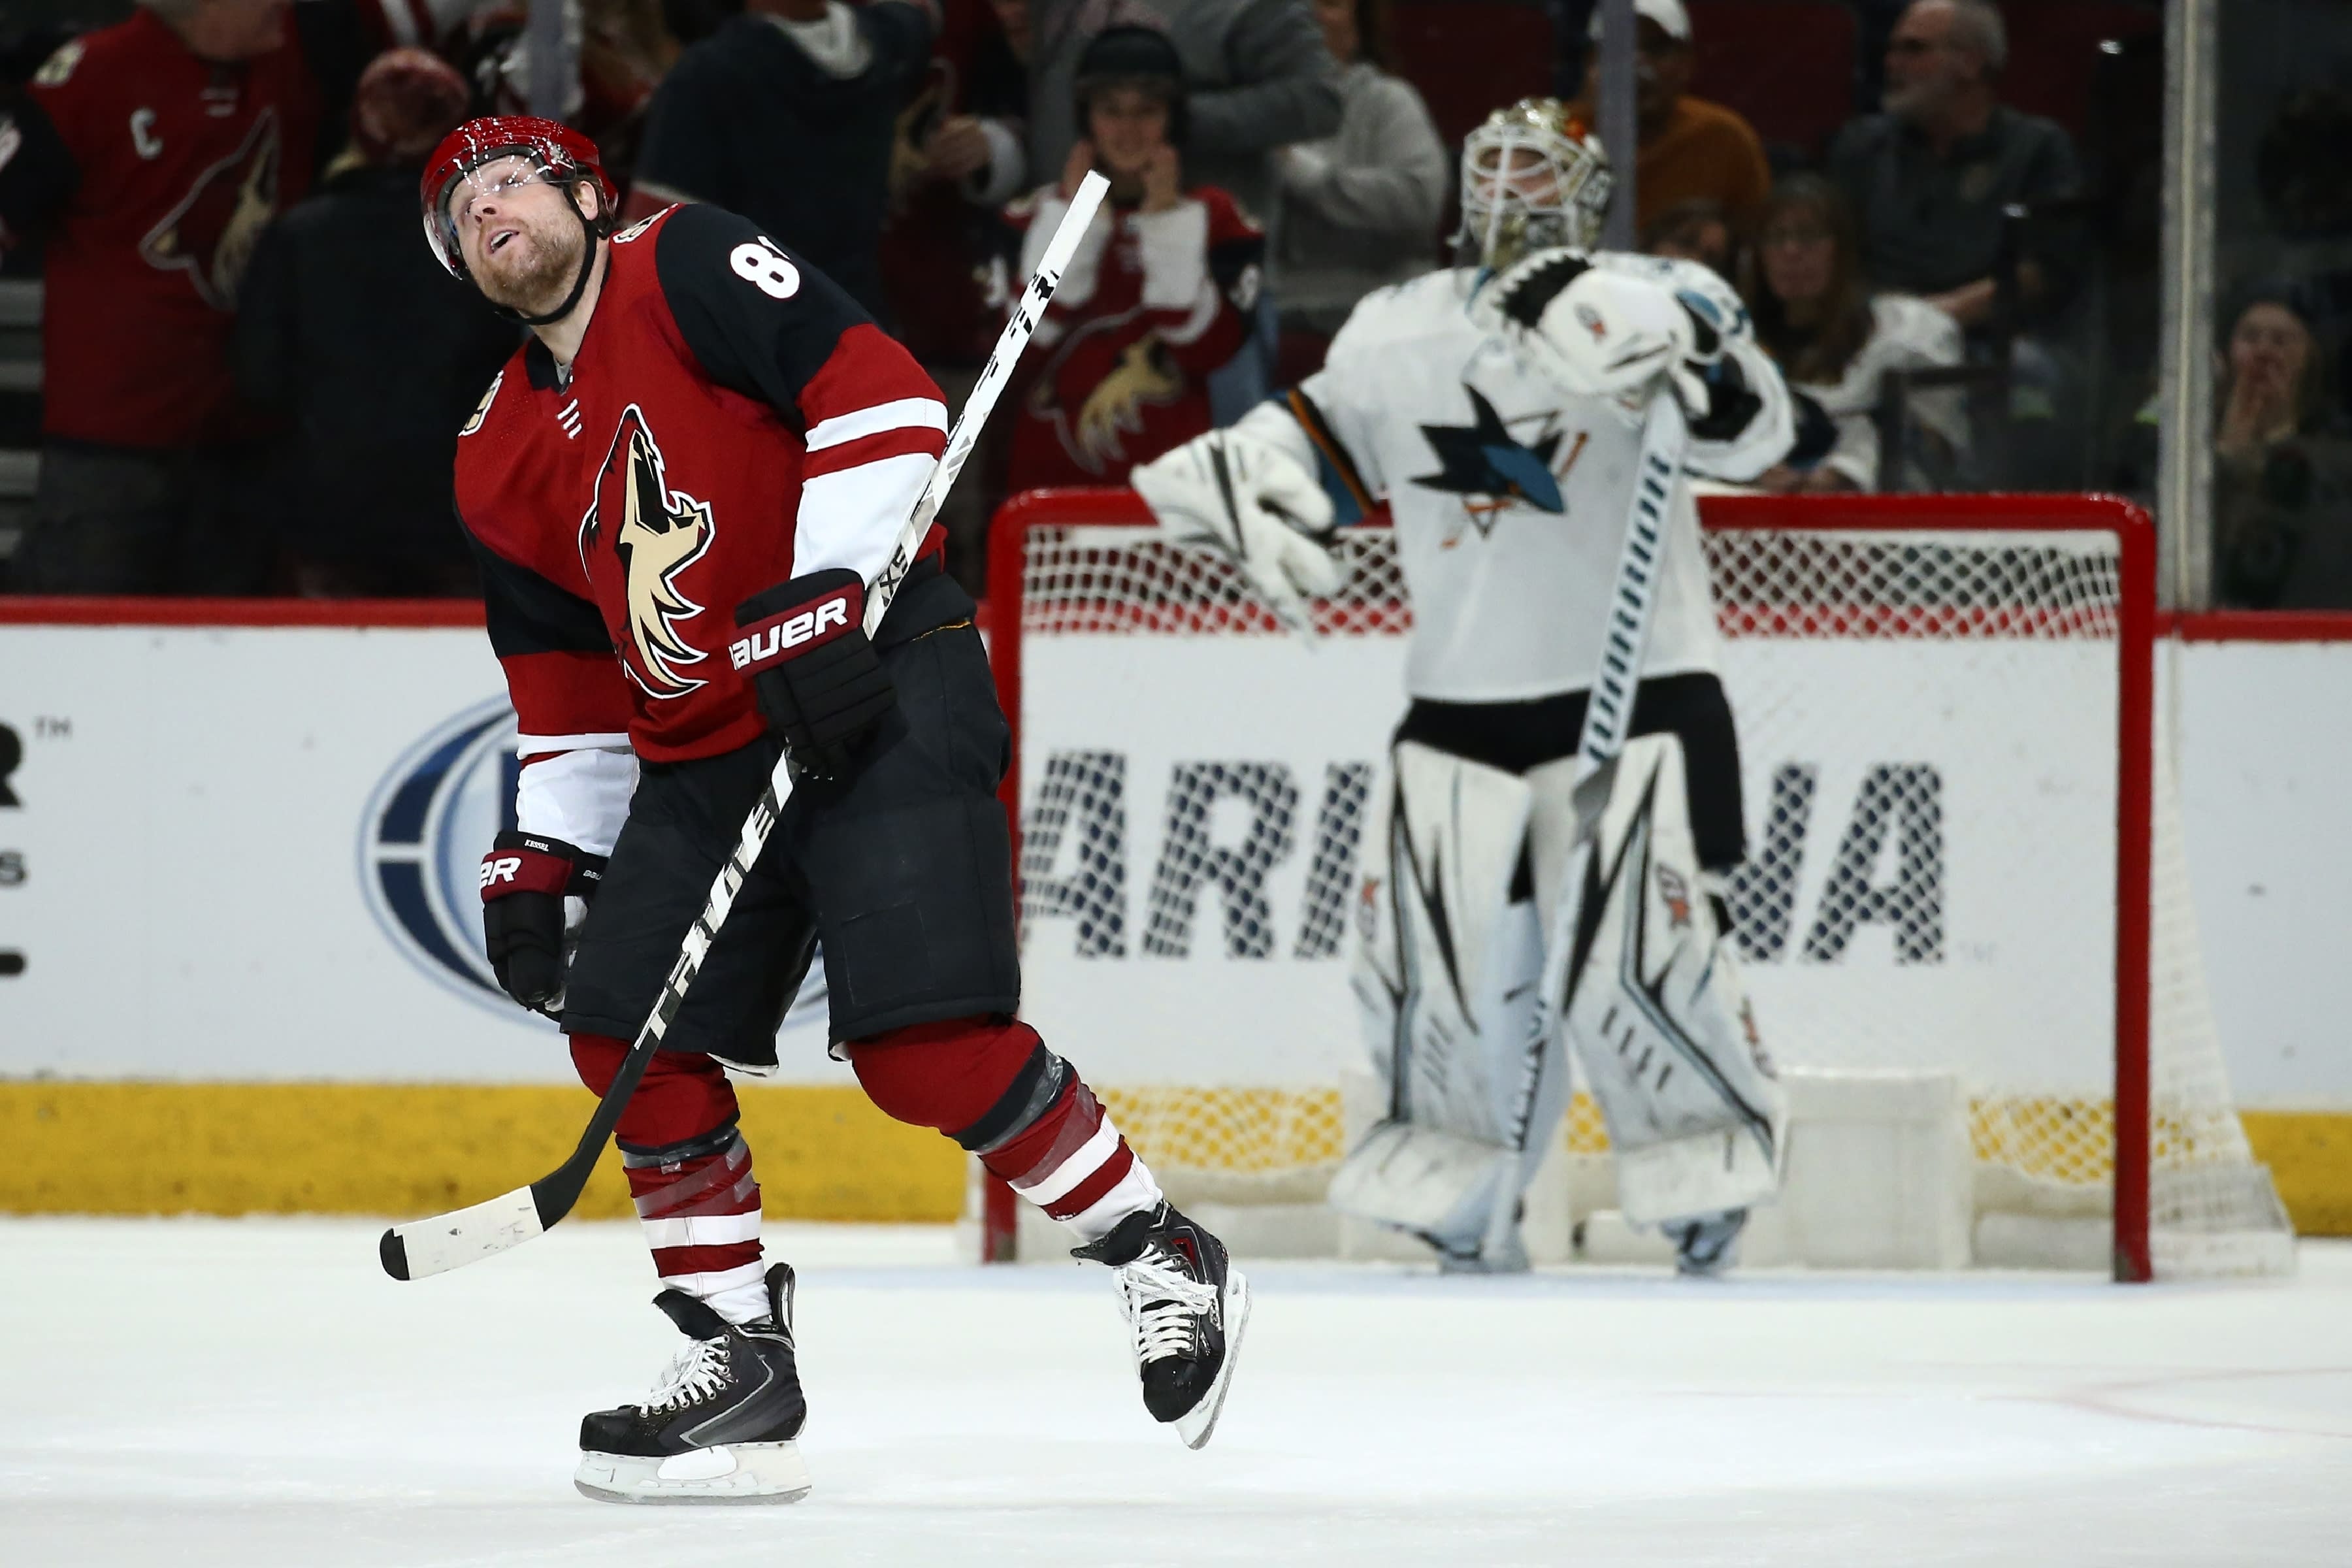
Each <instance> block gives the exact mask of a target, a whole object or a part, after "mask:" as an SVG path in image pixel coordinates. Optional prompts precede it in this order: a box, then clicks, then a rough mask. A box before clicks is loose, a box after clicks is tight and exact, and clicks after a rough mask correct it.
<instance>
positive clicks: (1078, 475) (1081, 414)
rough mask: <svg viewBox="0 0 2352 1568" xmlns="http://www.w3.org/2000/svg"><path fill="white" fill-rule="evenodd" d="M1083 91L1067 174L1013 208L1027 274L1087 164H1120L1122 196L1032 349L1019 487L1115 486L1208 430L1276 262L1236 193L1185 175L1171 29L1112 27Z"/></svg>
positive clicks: (1109, 170) (1089, 57)
mask: <svg viewBox="0 0 2352 1568" xmlns="http://www.w3.org/2000/svg"><path fill="white" fill-rule="evenodd" d="M1072 94H1073V96H1074V97H1075V98H1076V113H1075V114H1074V115H1073V119H1074V120H1075V121H1076V123H1077V124H1079V125H1080V126H1082V127H1084V128H1085V130H1086V132H1087V134H1086V136H1085V138H1083V139H1082V140H1080V141H1079V142H1077V144H1076V146H1074V147H1073V148H1072V149H1071V150H1070V153H1069V156H1068V159H1067V161H1066V164H1065V166H1064V168H1063V170H1062V178H1061V181H1060V183H1059V184H1055V185H1048V186H1046V187H1045V188H1044V189H1042V190H1039V191H1037V192H1035V193H1034V194H1032V195H1029V196H1027V197H1025V198H1024V199H1023V200H1022V201H1021V202H1019V203H1016V204H1015V205H1013V207H1011V208H1009V209H1007V212H1006V215H1005V216H1006V217H1007V218H1008V220H1009V221H1010V222H1011V223H1012V224H1013V226H1014V227H1015V228H1016V229H1017V230H1018V231H1019V233H1020V235H1021V258H1020V262H1019V266H1018V268H1017V272H1018V274H1020V275H1024V276H1025V275H1026V274H1027V272H1028V271H1029V270H1030V269H1031V268H1034V266H1035V265H1036V263H1037V259H1038V258H1039V257H1040V256H1042V255H1043V254H1044V252H1045V243H1046V241H1047V239H1048V238H1050V237H1051V236H1052V234H1053V232H1054V229H1055V226H1056V225H1057V224H1058V223H1059V222H1060V221H1061V217H1062V215H1063V213H1064V212H1066V210H1067V209H1068V205H1069V199H1070V197H1071V196H1072V195H1075V194H1076V190H1077V186H1078V182H1079V181H1080V180H1081V179H1083V178H1084V177H1085V175H1086V173H1087V170H1088V169H1090V168H1091V169H1098V170H1100V171H1101V172H1102V173H1103V174H1105V175H1106V176H1107V177H1108V179H1109V180H1110V183H1111V188H1110V196H1109V199H1108V200H1107V201H1106V202H1105V203H1104V204H1103V207H1102V210H1101V211H1100V212H1099V213H1097V215H1096V217H1095V220H1094V222H1093V224H1092V225H1091V226H1089V227H1088V228H1087V233H1086V236H1085V237H1084V238H1083V239H1082V240H1081V241H1080V243H1079V245H1078V248H1077V252H1076V255H1075V256H1074V257H1073V258H1071V261H1070V265H1069V268H1068V269H1067V270H1066V271H1065V272H1064V273H1063V275H1062V286H1061V288H1060V289H1059V290H1058V291H1057V292H1056V293H1055V296H1054V301H1053V303H1052V304H1051V305H1050V306H1049V307H1048V308H1047V309H1046V311H1045V320H1044V321H1041V322H1039V323H1038V327H1037V335H1036V338H1035V340H1034V342H1033V343H1032V345H1031V347H1030V350H1029V357H1030V359H1031V361H1033V362H1034V370H1032V371H1030V373H1029V374H1028V375H1027V377H1026V378H1025V379H1026V382H1027V389H1026V391H1025V393H1024V395H1023V397H1022V398H1021V414H1020V422H1019V423H1018V424H1017V425H1016V426H1014V428H1013V459H1012V475H1011V488H1012V489H1013V490H1016V491H1018V490H1024V489H1032V488H1034V487H1036V486H1040V485H1069V484H1095V485H1102V484H1118V483H1120V482H1122V481H1123V480H1124V479H1126V478H1127V473H1128V470H1129V468H1133V467H1134V466H1135V465H1136V464H1137V463H1140V462H1145V461H1148V460H1150V458H1156V457H1158V456H1160V454H1161V453H1162V452H1165V451H1167V450H1168V449H1169V448H1170V447H1173V446H1175V445H1177V444H1178V443H1179V442H1181V441H1186V440H1190V439H1191V438H1192V437H1194V436H1197V435H1199V434H1201V433H1202V431H1204V430H1206V429H1208V428H1209V425H1210V410H1209V397H1208V391H1207V388H1206V386H1205V384H1204V382H1205V378H1206V376H1207V375H1208V374H1209V372H1210V371H1212V370H1213V369H1214V368H1215V367H1217V366H1218V365H1220V364H1223V363H1224V362H1225V361H1226V360H1228V359H1230V358H1232V357H1233V354H1234V350H1235V349H1236V348H1238V347H1239V346H1240V344H1241V342H1242V338H1243V334H1244V331H1246V329H1247V323H1248V318H1249V310H1250V307H1251V304H1252V302H1253V301H1254V300H1255V298H1256V295H1257V292H1258V275H1259V268H1261V266H1262V265H1263V263H1264V249H1265V241H1264V236H1263V234H1262V233H1261V231H1260V230H1259V228H1258V226H1256V225H1255V223H1252V222H1251V221H1250V219H1249V218H1248V217H1247V216H1244V214H1243V212H1242V210H1241V208H1240V206H1239V205H1237V204H1236V203H1235V202H1234V199H1233V197H1232V196H1230V195H1226V194H1225V193H1224V192H1223V191H1221V190H1219V189H1217V188H1216V187H1215V186H1213V185H1202V184H1188V183H1187V181H1186V179H1185V176H1184V172H1183V165H1182V161H1181V154H1180V153H1178V152H1177V146H1178V144H1179V143H1180V142H1181V140H1182V128H1183V121H1184V117H1185V114H1186V112H1187V110H1188V107H1189V106H1188V104H1187V102H1186V98H1185V92H1184V78H1183V65H1182V61H1181V58H1180V57H1179V56H1178V54H1177V51H1176V47H1175V44H1174V43H1173V42H1172V41H1171V39H1170V38H1169V37H1168V35H1167V34H1166V33H1164V32H1162V31H1160V29H1158V28H1155V27H1147V26H1135V25H1120V26H1111V27H1107V28H1105V29H1103V31H1101V32H1100V33H1098V34H1097V35H1096V36H1095V37H1093V38H1092V39H1090V40H1089V41H1088V42H1087V47H1086V53H1085V54H1084V55H1083V56H1082V57H1081V58H1080V62H1079V69H1078V71H1077V73H1076V79H1075V81H1074V82H1073V84H1072ZM1007 270H1008V274H1011V273H1012V272H1013V271H1014V269H1013V268H1008V269H1007Z"/></svg>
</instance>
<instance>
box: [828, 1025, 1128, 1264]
mask: <svg viewBox="0 0 2352 1568" xmlns="http://www.w3.org/2000/svg"><path fill="white" fill-rule="evenodd" d="M845 1054H846V1055H847V1057H848V1058H849V1063H850V1065H851V1066H852V1067H854V1068H856V1069H857V1081H858V1082H859V1083H861V1084H863V1085H864V1086H865V1088H866V1094H867V1096H868V1097H869V1098H871V1099H872V1100H873V1101H874V1103H875V1104H876V1105H877V1106H878V1107H879V1108H880V1109H881V1110H883V1112H884V1113H885V1114H887V1115H889V1116H892V1117H895V1118H897V1119H898V1121H906V1122H911V1123H913V1124H914V1125H916V1126H918V1127H934V1128H937V1129H938V1130H939V1131H942V1132H944V1133H946V1134H947V1135H948V1136H949V1137H950V1138H953V1139H954V1140H955V1141H956V1142H958V1143H960V1144H961V1145H962V1146H963V1147H964V1148H965V1149H966V1150H968V1151H970V1152H972V1153H974V1154H977V1155H979V1156H980V1162H981V1163H982V1164H983V1165H985V1166H987V1167H988V1168H989V1170H990V1171H991V1172H992V1173H995V1174H996V1175H999V1176H1001V1177H1003V1179H1004V1180H1006V1181H1007V1182H1010V1183H1011V1184H1013V1191H1015V1192H1017V1193H1019V1194H1021V1195H1022V1196H1024V1197H1025V1198H1027V1199H1028V1200H1029V1201H1030V1202H1031V1203H1033V1204H1035V1205H1037V1206H1038V1207H1039V1208H1042V1209H1044V1210H1045V1212H1046V1213H1047V1214H1049V1215H1053V1216H1054V1217H1055V1219H1058V1220H1060V1221H1061V1222H1062V1223H1063V1224H1065V1225H1066V1226H1069V1227H1070V1228H1071V1229H1072V1230H1074V1231H1076V1233H1077V1235H1078V1238H1079V1239H1080V1240H1082V1241H1093V1240H1095V1239H1096V1238H1097V1237H1102V1236H1105V1235H1108V1233H1109V1231H1110V1230H1111V1228H1112V1227H1113V1226H1116V1225H1118V1222H1119V1221H1120V1220H1122V1219H1125V1218H1126V1217H1127V1216H1128V1215H1131V1214H1133V1213H1135V1212H1136V1211H1137V1210H1139V1209H1149V1208H1154V1207H1157V1206H1158V1205H1159V1203H1160V1184H1159V1183H1157V1182H1155V1181H1153V1180H1152V1179H1151V1172H1150V1170H1149V1169H1148V1168H1146V1166H1145V1165H1144V1163H1143V1162H1142V1161H1141V1160H1139V1159H1137V1158H1136V1156H1135V1151H1134V1150H1132V1149H1130V1148H1129V1147H1128V1145H1127V1140H1126V1139H1125V1138H1123V1137H1121V1136H1119V1131H1118V1128H1117V1127H1115V1126H1113V1125H1112V1124H1111V1120H1110V1118H1109V1117H1108V1115H1106V1114H1105V1113H1104V1111H1103V1108H1102V1104H1101V1102H1100V1101H1098V1100H1096V1099H1095V1095H1094V1091H1093V1090H1092V1089H1088V1088H1087V1086H1086V1085H1085V1084H1084V1083H1083V1082H1081V1081H1080V1080H1079V1079H1078V1075H1077V1070H1076V1068H1073V1067H1071V1066H1070V1064H1069V1063H1068V1062H1066V1061H1065V1060H1063V1059H1062V1058H1060V1057H1058V1056H1055V1054H1054V1053H1053V1052H1052V1051H1049V1050H1047V1049H1046V1048H1045V1042H1044V1041H1043V1040H1041V1039H1039V1038H1038V1037H1037V1031H1036V1030H1034V1029H1033V1028H1031V1027H1030V1026H1028V1025H1026V1024H1024V1023H1021V1022H1019V1021H1017V1020H1007V1019H1003V1018H956V1019H950V1020H947V1021H944V1022H941V1023H936V1024H918V1025H914V1026H909V1027H907V1028H903V1029H893V1030H891V1031H890V1032H889V1033H888V1034H886V1035H878V1036H877V1037H874V1038H872V1039H869V1040H859V1041H856V1042H854V1043H852V1044H851V1045H850V1046H849V1047H847V1048H846V1051H845Z"/></svg>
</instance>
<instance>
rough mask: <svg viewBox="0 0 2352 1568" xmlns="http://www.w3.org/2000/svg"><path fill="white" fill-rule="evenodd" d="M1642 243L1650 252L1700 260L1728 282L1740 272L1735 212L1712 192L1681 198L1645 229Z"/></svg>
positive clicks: (1651, 253)
mask: <svg viewBox="0 0 2352 1568" xmlns="http://www.w3.org/2000/svg"><path fill="white" fill-rule="evenodd" d="M1641 246H1642V251H1643V254H1644V255H1646V256H1665V257H1672V258H1675V259H1676V260H1681V261H1696V262H1697V263H1698V264H1699V265H1700V266H1702V267H1706V268H1712V269H1713V271H1714V273H1715V275H1716V276H1717V277H1718V278H1721V279H1724V280H1725V281H1727V282H1732V281H1737V280H1738V276H1739V245H1738V237H1737V236H1736V234H1735V233H1734V231H1733V229H1732V226H1731V215H1730V214H1729V213H1728V212H1727V211H1725V210H1724V205H1723V204H1722V203H1721V202H1718V201H1716V200H1715V199H1713V198H1712V197H1709V196H1698V197H1695V198H1694V199H1692V200H1690V201H1686V202H1677V203H1675V205H1673V206H1670V207H1668V208H1667V209H1666V210H1665V211H1664V212H1662V213H1660V214H1659V215H1658V219H1657V221H1656V222H1655V223H1653V224H1651V225H1650V226H1648V227H1647V228H1644V229H1643V231H1642V237H1641Z"/></svg>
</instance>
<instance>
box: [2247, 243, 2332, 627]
mask: <svg viewBox="0 0 2352 1568" xmlns="http://www.w3.org/2000/svg"><path fill="white" fill-rule="evenodd" d="M2317 320H2318V314H2317V310H2316V309H2315V304H2314V302H2313V300H2312V299H2311V296H2310V292H2309V290H2307V289H2304V288H2302V287H2301V286H2299V285H2296V284H2293V283H2283V282H2269V283H2263V284H2260V285H2257V286H2255V287H2253V288H2252V289H2248V290H2246V291H2245V293H2244V294H2243V295H2242V297H2241V299H2240V300H2239V301H2238V308H2237V309H2236V310H2234V311H2233V312H2231V317H2230V319H2229V323H2228V326H2227V328H2226V333H2227V336H2226V338H2225V341H2224V342H2223V345H2222V350H2221V384H2220V385H2219V386H2217V387H2216V388H2215V392H2216V397H2215V402H2216V403H2217V404H2218V405H2220V415H2219V418H2218V420H2217V422H2216V424H2217V427H2216V429H2215V432H2214V437H2213V529H2214V552H2213V555H2214V574H2213V575H2214V587H2215V589H2216V592H2217V595H2218V596H2219V598H2220V599H2221V602H2222V603H2224V604H2228V605H2238V606H2242V607H2245V608H2252V609H2273V608H2284V609H2323V608H2331V609H2342V608H2352V439H2347V436H2352V432H2347V426H2346V422H2345V420H2344V418H2343V416H2342V414H2341V412H2340V411H2339V410H2338V409H2336V407H2334V406H2333V405H2332V401H2331V399H2330V396H2329V394H2328V388H2327V376H2326V356H2325V355H2324V354H2323V353H2321V349H2320V335H2319V331H2318V329H2317V326H2316V322H2317Z"/></svg>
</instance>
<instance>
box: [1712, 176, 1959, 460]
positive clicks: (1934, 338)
mask: <svg viewBox="0 0 2352 1568" xmlns="http://www.w3.org/2000/svg"><path fill="white" fill-rule="evenodd" d="M1861 252H1862V247H1861V244H1860V240H1859V238H1858V237H1857V235H1856V233H1855V227H1854V221H1853V211H1852V209H1851V208H1849V207H1848V206H1847V205H1846V203H1845V199H1844V197H1843V196H1842V195H1840V194H1839V192H1838V189H1837V187H1836V186H1835V185H1832V184H1830V183H1829V182H1828V181H1827V180H1824V179H1822V178H1821V177H1820V176H1818V175H1813V174H1796V175H1791V176H1790V178H1788V179H1786V180H1783V181H1782V182H1781V183H1780V186H1779V188H1778V189H1776V190H1775V191H1774V192H1773V193H1772V197H1771V199H1770V200H1769V201H1768V202H1767V203H1766V204H1765V205H1764V212H1763V215H1762V217H1761V219H1760V220H1759V225H1758V227H1757V232H1756V250H1755V257H1754V260H1753V262H1752V263H1751V265H1750V266H1749V268H1748V274H1749V276H1748V279H1746V283H1747V287H1746V289H1744V292H1745V294H1746V296H1747V300H1748V313H1749V315H1751V316H1752V317H1753V318H1754V319H1755V322H1756V335H1757V341H1758V342H1760V343H1762V344H1763V346H1764V349H1765V352H1766V353H1769V354H1770V355H1771V356H1772V357H1773V359H1774V360H1776V361H1777V362H1779V363H1780V370H1781V373H1782V374H1784V375H1786V376H1787V377H1788V379H1789V384H1790V386H1792V387H1795V388H1797V389H1798V390H1800V391H1801V392H1804V393H1806V394H1807V395H1811V397H1812V398H1813V400H1814V401H1815V402H1816V403H1818V404H1820V405H1821V406H1822V411H1823V412H1824V413H1826V414H1828V415H1829V416H1830V417H1831V419H1832V421H1834V422H1835V424H1836V426H1837V444H1836V445H1835V447H1832V449H1831V450H1830V451H1829V453H1828V454H1827V455H1826V456H1825V457H1823V458H1821V459H1820V460H1819V461H1818V462H1816V463H1814V464H1812V465H1811V466H1810V467H1808V468H1798V467H1795V466H1792V465H1783V466H1781V467H1779V468H1773V469H1772V470H1771V471H1770V472H1769V473H1767V474H1766V475H1765V476H1764V478H1763V479H1761V480H1759V484H1760V485H1761V486H1762V488H1764V489H1768V490H1771V491H1774V492H1776V493H1782V494H1785V493H1788V492H1790V491H1795V490H1802V491H1806V492H1811V493H1822V492H1829V491H1835V490H1868V489H1877V488H1878V483H1879V457H1880V453H1879V434H1878V426H1877V424H1876V422H1875V419H1874V413H1875V411H1876V409H1877V407H1878V403H1879V397H1880V393H1881V390H1882V384H1883V382H1884V378H1885V375H1886V374H1887V373H1888V372H1890V371H1901V370H1924V369H1927V368H1930V367H1935V366H1948V365H1956V364H1958V363H1960V329H1959V324H1958V322H1956V321H1953V320H1952V318H1951V317H1949V316H1948V315H1946V314H1945V313H1944V312H1943V311H1942V310H1938V309H1937V307H1936V306H1934V305H1932V304H1929V303H1928V302H1927V301H1926V300H1917V299H1913V298H1911V297H1910V296H1907V295H1903V294H1892V293H1879V294H1873V293H1872V291H1871V289H1870V285H1869V283H1868V281H1867V279H1865V277H1864V272H1863V266H1862V253H1861ZM1905 411H1906V442H1907V444H1908V446H1909V447H1910V451H1909V452H1908V453H1906V458H1909V459H1910V460H1909V461H1906V465H1905V467H1906V475H1905V484H1904V486H1903V488H1905V489H1933V488H1937V481H1939V480H1941V479H1944V478H1946V477H1948V475H1949V474H1950V472H1951V470H1952V467H1953V461H1954V458H1955V457H1956V456H1957V455H1958V453H1959V452H1960V451H1961V450H1963V449H1964V448H1965V447H1966V446H1967V442H1968V418H1967V410H1966V408H1965V406H1964V404H1963V400H1962V399H1961V397H1960V396H1959V395H1958V392H1957V391H1956V390H1952V389H1945V390H1940V391H1927V392H1922V393H1918V394H1916V395H1912V396H1911V397H1909V398H1908V399H1906V404H1905Z"/></svg>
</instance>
